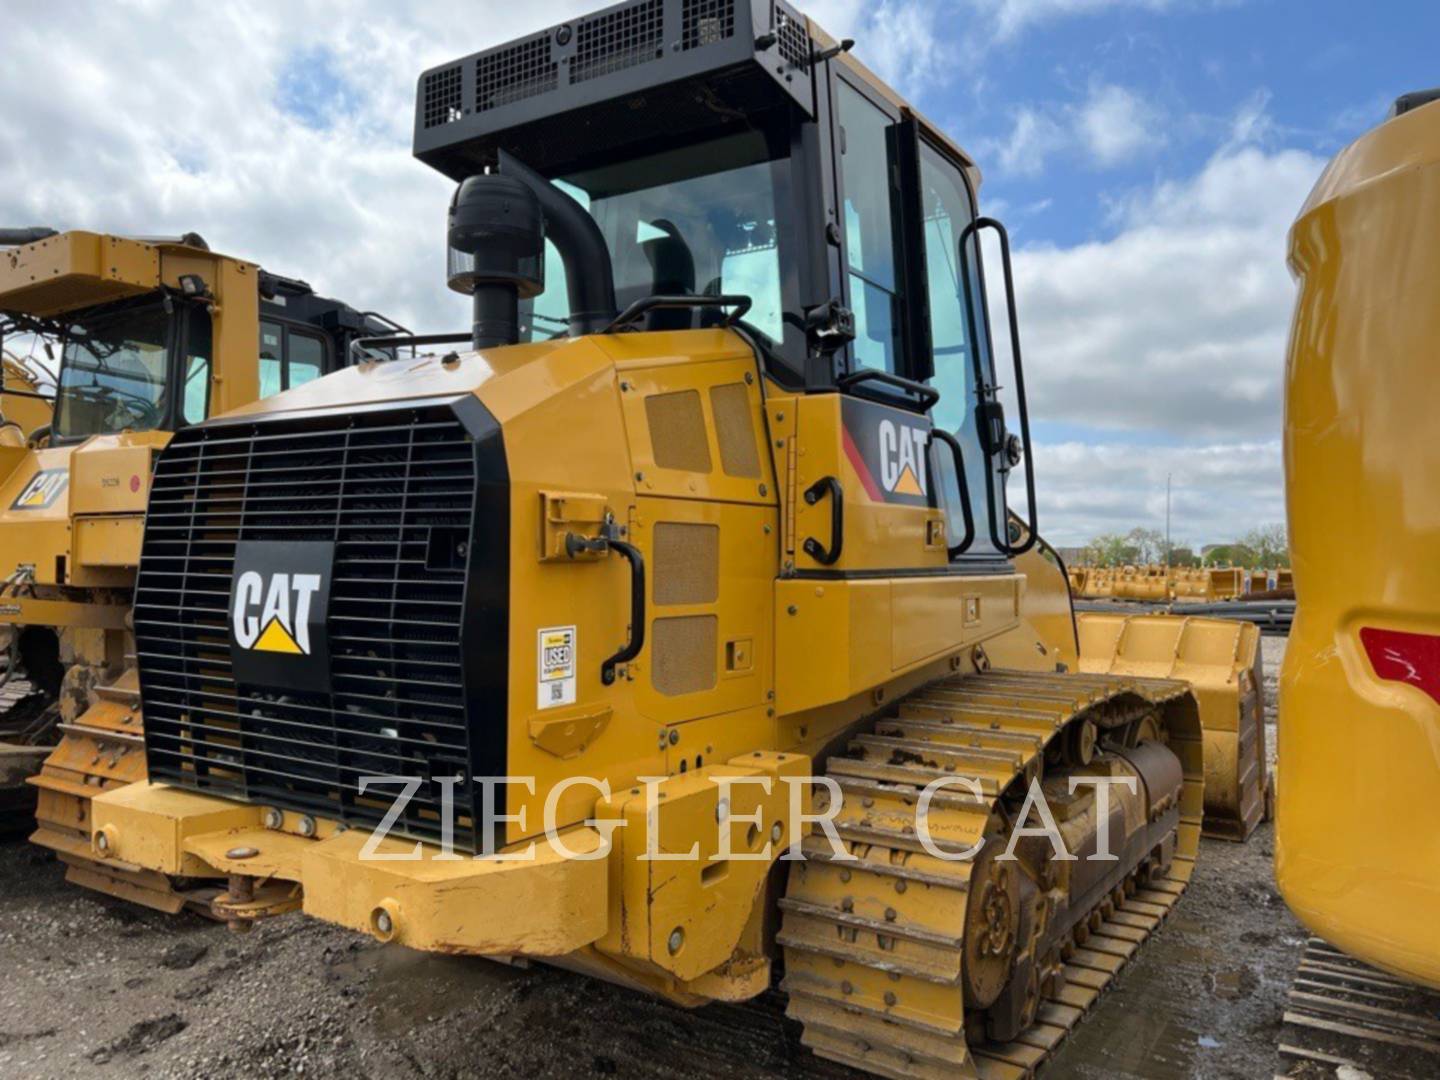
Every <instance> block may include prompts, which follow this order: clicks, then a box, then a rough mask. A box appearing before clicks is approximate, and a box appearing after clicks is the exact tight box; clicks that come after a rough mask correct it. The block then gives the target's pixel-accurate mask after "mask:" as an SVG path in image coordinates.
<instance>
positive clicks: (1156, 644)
mask: <svg viewBox="0 0 1440 1080" xmlns="http://www.w3.org/2000/svg"><path fill="white" fill-rule="evenodd" d="M1076 624H1077V629H1078V630H1079V636H1080V670H1081V671H1082V672H1086V673H1091V674H1106V675H1143V676H1149V677H1153V678H1167V679H1184V680H1185V681H1186V682H1188V683H1189V684H1190V685H1191V687H1192V688H1193V690H1194V692H1195V699H1196V701H1197V702H1199V705H1200V724H1201V726H1202V727H1203V728H1204V733H1205V827H1204V834H1205V835H1206V836H1213V837H1219V838H1222V839H1226V840H1235V841H1244V840H1247V839H1249V837H1250V834H1251V833H1252V832H1254V831H1255V827H1256V826H1257V825H1259V824H1260V822H1261V820H1262V819H1263V817H1264V814H1265V795H1266V789H1267V788H1268V786H1269V779H1268V770H1267V767H1266V756H1265V711H1264V702H1263V699H1262V693H1263V690H1262V687H1263V686H1264V680H1263V678H1262V671H1261V662H1262V661H1261V656H1260V631H1259V629H1258V628H1257V627H1255V626H1254V625H1253V624H1251V623H1246V622H1239V621H1236V620H1233V619H1210V618H1197V617H1193V616H1187V615H1119V614H1110V613H1094V612H1086V613H1079V614H1077V615H1076Z"/></svg>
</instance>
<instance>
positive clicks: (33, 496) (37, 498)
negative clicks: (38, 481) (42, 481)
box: [20, 488, 45, 506]
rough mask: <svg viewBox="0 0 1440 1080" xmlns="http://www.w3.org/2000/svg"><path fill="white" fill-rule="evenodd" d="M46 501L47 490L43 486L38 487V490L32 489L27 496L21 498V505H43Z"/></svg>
mask: <svg viewBox="0 0 1440 1080" xmlns="http://www.w3.org/2000/svg"><path fill="white" fill-rule="evenodd" d="M44 503H45V491H44V489H42V488H37V489H36V490H34V491H32V492H31V493H30V494H29V495H26V496H25V498H24V499H22V500H21V502H20V505H21V506H43V505H44Z"/></svg>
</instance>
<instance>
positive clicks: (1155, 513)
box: [1035, 439, 1284, 549]
mask: <svg viewBox="0 0 1440 1080" xmlns="http://www.w3.org/2000/svg"><path fill="white" fill-rule="evenodd" d="M1035 468H1036V470H1037V474H1038V476H1037V485H1038V486H1039V488H1040V495H1041V499H1040V531H1041V532H1042V533H1043V534H1044V535H1045V538H1046V539H1047V540H1049V541H1050V542H1051V543H1052V544H1058V545H1060V546H1063V547H1079V546H1080V545H1082V544H1084V543H1086V542H1088V541H1089V540H1091V539H1093V538H1094V537H1096V536H1098V535H1100V534H1101V533H1113V532H1121V533H1124V532H1129V531H1130V530H1131V529H1133V528H1135V527H1137V526H1139V527H1142V528H1147V529H1159V530H1162V531H1163V529H1164V528H1165V480H1166V477H1167V476H1170V477H1173V490H1172V495H1171V507H1170V521H1171V536H1172V537H1173V539H1174V542H1175V543H1176V544H1177V545H1179V544H1182V543H1189V544H1193V545H1194V546H1195V547H1196V548H1197V549H1198V548H1199V547H1201V546H1203V545H1204V544H1212V543H1222V542H1224V541H1226V540H1234V539H1236V538H1238V537H1240V536H1243V535H1244V534H1245V533H1247V532H1249V531H1250V530H1251V529H1254V528H1256V527H1258V526H1260V525H1266V524H1269V523H1270V522H1273V521H1281V520H1283V519H1284V505H1283V503H1282V502H1281V501H1280V499H1279V497H1278V493H1279V491H1280V490H1281V486H1282V484H1283V477H1282V474H1281V467H1280V442H1279V440H1278V439H1270V440H1257V441H1246V442H1234V443H1215V444H1204V445H1199V446H1186V447H1136V446H1130V445H1125V444H1120V443H1102V444H1089V443H1079V442H1064V443H1057V444H1054V445H1048V446H1047V445H1041V446H1038V447H1037V448H1036V452H1035Z"/></svg>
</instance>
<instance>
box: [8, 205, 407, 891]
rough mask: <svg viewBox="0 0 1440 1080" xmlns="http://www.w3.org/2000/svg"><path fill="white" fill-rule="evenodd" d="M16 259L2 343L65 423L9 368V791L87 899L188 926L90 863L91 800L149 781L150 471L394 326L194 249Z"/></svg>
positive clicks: (98, 244) (43, 237)
mask: <svg viewBox="0 0 1440 1080" xmlns="http://www.w3.org/2000/svg"><path fill="white" fill-rule="evenodd" d="M7 240H8V241H11V242H12V246H10V247H8V248H0V337H3V338H6V339H8V340H12V341H19V340H23V339H24V338H26V337H27V336H31V335H36V336H39V337H40V338H41V339H43V340H44V341H45V342H46V343H48V344H49V346H50V348H49V352H52V353H56V354H57V355H58V363H57V366H56V369H55V372H54V374H53V383H52V385H50V386H49V387H48V390H49V394H50V395H53V412H54V414H53V417H50V416H48V415H45V414H48V412H49V410H50V407H51V402H50V401H44V402H41V401H40V400H39V399H38V398H37V397H34V396H31V395H36V394H38V393H39V386H38V385H37V383H38V381H39V380H37V379H36V378H35V377H34V374H33V372H27V370H26V369H25V368H23V367H21V366H20V365H19V364H18V362H17V364H16V366H15V368H14V369H12V368H11V367H10V366H9V362H8V360H7V368H6V386H5V391H6V392H5V396H4V403H5V409H6V419H7V421H12V422H18V423H17V426H13V427H6V428H4V429H0V437H3V439H0V581H3V587H0V627H3V633H4V634H5V638H6V641H7V643H8V647H9V654H8V661H7V666H6V671H7V672H8V674H7V676H6V678H7V680H10V681H12V682H16V683H18V685H20V686H21V687H23V690H22V691H21V692H16V691H15V690H14V689H13V687H12V690H11V693H10V694H8V695H6V696H5V698H4V699H3V701H0V705H3V706H4V711H3V712H0V731H3V733H4V734H3V737H4V739H5V740H8V741H7V745H6V746H5V748H4V751H5V752H4V759H5V760H6V761H8V762H10V763H11V765H12V767H11V768H10V769H9V770H8V776H7V783H8V790H9V792H10V794H11V795H12V801H18V798H16V796H18V793H19V792H23V791H25V790H27V789H26V788H25V786H24V784H23V783H22V782H21V781H22V780H23V779H24V778H25V777H27V776H29V780H30V783H32V784H34V785H35V786H36V787H37V788H38V806H37V809H36V814H37V817H38V820H39V829H38V831H37V832H36V833H35V836H34V839H35V841H36V842H37V843H40V844H42V845H44V846H46V847H49V848H52V849H53V850H55V851H56V852H58V853H59V855H60V857H61V858H62V859H64V860H65V861H66V862H68V863H69V864H70V867H71V871H70V876H71V878H72V880H79V881H82V882H83V883H85V884H87V885H91V886H94V887H97V888H104V889H107V890H108V891H113V892H118V893H120V894H121V895H125V896H128V897H130V898H133V899H138V900H141V901H143V902H147V903H155V904H158V905H160V906H163V907H171V908H173V907H175V906H176V905H178V904H179V903H180V899H179V898H178V896H176V895H174V894H172V893H171V891H170V889H169V887H168V884H167V883H165V882H164V881H163V879H160V878H158V877H156V876H154V875H146V874H142V873H138V872H126V871H124V870H121V869H119V868H113V867H112V868H109V869H107V870H106V871H105V872H99V871H97V870H96V868H95V867H94V864H93V863H92V862H91V861H90V860H89V859H88V858H86V854H87V853H88V851H89V825H90V820H89V799H90V796H91V795H93V794H94V793H96V792H98V791H101V790H105V789H107V788H109V787H112V786H115V785H117V784H124V783H129V782H131V781H134V780H139V779H143V778H144V776H145V765H144V755H143V753H142V752H141V749H142V740H141V717H140V709H139V695H138V690H137V685H136V682H135V671H134V642H133V639H132V637H131V634H130V608H131V601H132V597H133V587H134V581H135V573H136V567H137V565H138V563H139V555H140V537H141V529H142V524H143V519H144V512H145V507H146V503H147V500H148V499H149V495H150V480H151V474H152V471H153V467H154V457H155V454H156V452H157V451H158V450H159V449H160V448H161V447H162V446H164V445H165V443H166V442H167V441H168V440H169V438H170V437H171V434H172V433H173V432H174V431H176V430H179V429H182V428H184V427H186V426H188V425H190V424H194V423H198V422H200V421H203V420H204V419H205V418H206V417H207V416H209V415H211V414H212V413H218V412H223V411H225V410H228V409H232V408H234V407H236V406H238V405H242V404H245V403H246V402H250V401H254V400H255V399H256V398H258V397H261V396H264V395H266V394H273V393H276V392H278V391H280V390H283V389H286V388H289V387H294V386H299V385H301V384H302V383H304V382H306V381H308V380H310V379H313V378H318V377H320V376H321V375H323V374H325V373H326V372H329V371H334V370H336V369H337V368H338V367H340V366H341V365H343V363H344V362H345V359H346V354H347V350H348V348H349V344H350V342H351V341H352V340H353V339H354V338H356V337H357V336H358V335H360V334H362V333H374V332H375V331H376V330H383V329H390V328H393V325H394V324H392V323H389V322H388V321H387V320H382V319H380V318H379V317H376V316H369V315H362V314H360V313H358V312H356V311H354V310H353V309H351V308H349V307H347V306H346V305H344V304H342V303H340V302H338V301H335V300H329V299H325V298H322V297H318V296H316V295H314V293H313V291H312V290H311V289H310V287H309V286H308V285H306V284H304V283H303V282H299V281H295V280H293V279H287V278H282V277H278V276H276V275H273V274H270V273H268V272H266V271H264V270H262V269H260V268H259V267H258V266H256V265H254V264H253V263H248V262H244V261H242V260H239V259H234V258H231V257H229V256H225V255H221V254H218V253H216V252H212V251H210V250H209V249H208V248H207V246H206V245H205V243H204V241H203V240H202V239H200V238H199V237H198V236H196V235H194V234H189V235H186V236H184V237H177V238H174V239H155V238H149V239H133V238H128V237H123V236H112V235H104V234H98V233H91V232H83V231H72V232H64V233H56V232H55V231H54V230H50V229H26V230H9V231H5V232H3V233H0V241H7ZM27 374H28V375H30V378H29V380H28V381H27V380H26V378H25V376H26V375H27ZM40 409H43V410H44V412H43V413H42V412H40V411H39V410H40ZM42 422H43V423H42ZM197 584H198V579H197ZM57 743H58V745H57ZM41 758H43V759H44V764H43V768H42V769H40V771H39V773H38V775H33V776H30V775H29V774H31V773H34V772H35V766H37V765H39V763H40V759H41ZM27 816H28V815H27Z"/></svg>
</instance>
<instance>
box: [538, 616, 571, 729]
mask: <svg viewBox="0 0 1440 1080" xmlns="http://www.w3.org/2000/svg"><path fill="white" fill-rule="evenodd" d="M575 654H576V633H575V627H573V626H551V627H548V628H546V629H544V630H541V631H540V680H539V684H538V686H537V690H538V694H537V697H538V700H537V701H536V703H535V704H536V708H540V709H554V708H557V707H558V706H561V705H574V704H575Z"/></svg>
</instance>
